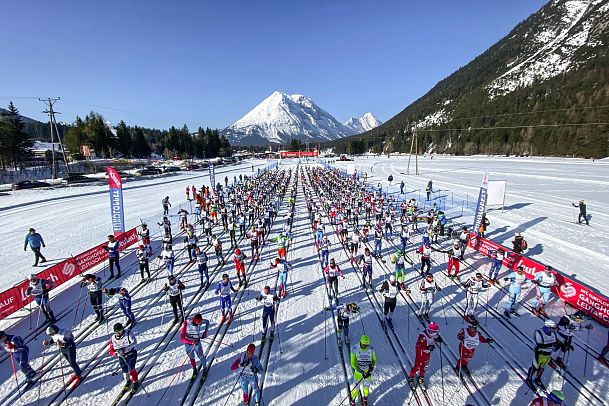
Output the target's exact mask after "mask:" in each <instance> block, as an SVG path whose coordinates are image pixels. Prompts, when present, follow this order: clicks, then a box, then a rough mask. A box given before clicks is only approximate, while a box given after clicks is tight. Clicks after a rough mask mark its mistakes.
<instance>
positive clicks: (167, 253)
mask: <svg viewBox="0 0 609 406" xmlns="http://www.w3.org/2000/svg"><path fill="white" fill-rule="evenodd" d="M158 258H161V260H162V261H163V265H164V267H165V269H166V270H167V273H168V274H169V275H170V276H171V275H173V267H174V263H175V256H174V253H173V249H172V247H171V244H164V246H163V251H161V253H160V254H159V256H158Z"/></svg>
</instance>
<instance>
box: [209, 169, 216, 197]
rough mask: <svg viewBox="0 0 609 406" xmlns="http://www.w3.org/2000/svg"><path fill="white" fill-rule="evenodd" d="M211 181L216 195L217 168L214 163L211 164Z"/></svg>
mask: <svg viewBox="0 0 609 406" xmlns="http://www.w3.org/2000/svg"><path fill="white" fill-rule="evenodd" d="M209 183H210V184H211V189H212V190H213V191H214V195H215V194H216V170H215V169H214V164H211V163H210V164H209Z"/></svg>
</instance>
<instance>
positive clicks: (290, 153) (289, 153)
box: [279, 151, 319, 158]
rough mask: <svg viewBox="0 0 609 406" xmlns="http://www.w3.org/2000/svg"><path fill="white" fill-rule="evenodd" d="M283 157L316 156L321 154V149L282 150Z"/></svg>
mask: <svg viewBox="0 0 609 406" xmlns="http://www.w3.org/2000/svg"><path fill="white" fill-rule="evenodd" d="M279 155H280V156H281V158H315V157H317V156H319V151H281V152H280V153H279Z"/></svg>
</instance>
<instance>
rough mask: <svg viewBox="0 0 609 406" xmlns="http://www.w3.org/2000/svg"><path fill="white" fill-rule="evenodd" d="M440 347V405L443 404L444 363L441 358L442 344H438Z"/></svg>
mask: <svg viewBox="0 0 609 406" xmlns="http://www.w3.org/2000/svg"><path fill="white" fill-rule="evenodd" d="M439 347H440V377H441V378H442V404H445V402H444V362H443V360H442V359H443V358H444V357H443V356H442V343H440V345H439Z"/></svg>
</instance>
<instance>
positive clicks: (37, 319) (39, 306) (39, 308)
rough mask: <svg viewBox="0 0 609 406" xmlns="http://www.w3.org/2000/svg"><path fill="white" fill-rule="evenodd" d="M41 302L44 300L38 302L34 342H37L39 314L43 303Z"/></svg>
mask: <svg viewBox="0 0 609 406" xmlns="http://www.w3.org/2000/svg"><path fill="white" fill-rule="evenodd" d="M43 301H44V298H42V299H41V300H40V304H39V305H38V316H37V317H36V335H34V340H36V341H37V340H38V333H39V331H38V327H39V326H40V313H41V312H42V305H43V303H44V302H43Z"/></svg>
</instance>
